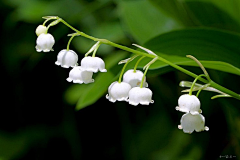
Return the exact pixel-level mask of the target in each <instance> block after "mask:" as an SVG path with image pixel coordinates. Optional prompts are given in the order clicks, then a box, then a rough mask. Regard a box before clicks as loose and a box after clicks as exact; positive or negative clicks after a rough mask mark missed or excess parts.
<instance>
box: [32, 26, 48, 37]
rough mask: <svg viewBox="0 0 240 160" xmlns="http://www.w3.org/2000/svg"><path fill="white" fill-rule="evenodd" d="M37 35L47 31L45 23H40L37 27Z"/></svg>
mask: <svg viewBox="0 0 240 160" xmlns="http://www.w3.org/2000/svg"><path fill="white" fill-rule="evenodd" d="M35 32H36V35H37V36H39V35H40V34H42V33H45V34H46V33H47V27H46V26H44V25H39V26H38V27H37V28H36V31H35Z"/></svg>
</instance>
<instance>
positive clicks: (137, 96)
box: [128, 87, 154, 106]
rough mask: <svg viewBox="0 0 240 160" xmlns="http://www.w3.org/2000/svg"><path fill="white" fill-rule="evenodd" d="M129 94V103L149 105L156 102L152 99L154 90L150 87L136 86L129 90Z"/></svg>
mask: <svg viewBox="0 0 240 160" xmlns="http://www.w3.org/2000/svg"><path fill="white" fill-rule="evenodd" d="M128 96H129V99H128V103H129V104H131V105H134V106H136V105H138V104H139V103H140V104H142V105H149V103H153V102H154V101H153V100H152V91H151V90H150V89H149V88H140V87H134V88H132V89H131V90H130V91H129V94H128Z"/></svg>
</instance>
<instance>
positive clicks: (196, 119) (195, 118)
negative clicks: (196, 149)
mask: <svg viewBox="0 0 240 160" xmlns="http://www.w3.org/2000/svg"><path fill="white" fill-rule="evenodd" d="M180 122H181V124H180V125H178V128H179V129H182V130H183V132H184V133H189V134H191V133H192V132H193V131H194V130H195V131H196V132H201V131H204V130H205V131H208V130H209V128H208V127H207V126H205V118H204V116H203V115H201V114H196V115H192V114H190V113H186V114H184V115H183V116H182V118H181V120H180Z"/></svg>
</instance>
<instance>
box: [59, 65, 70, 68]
mask: <svg viewBox="0 0 240 160" xmlns="http://www.w3.org/2000/svg"><path fill="white" fill-rule="evenodd" d="M61 67H63V68H69V66H68V65H61Z"/></svg>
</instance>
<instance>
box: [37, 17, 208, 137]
mask: <svg viewBox="0 0 240 160" xmlns="http://www.w3.org/2000/svg"><path fill="white" fill-rule="evenodd" d="M44 18H45V19H46V21H45V22H44V23H43V25H39V26H38V27H37V29H36V35H37V36H38V38H37V40H36V44H37V45H36V50H37V52H42V51H43V52H50V51H53V49H52V47H53V45H54V43H55V40H54V37H53V36H52V35H51V34H50V33H48V29H49V27H50V26H53V25H56V24H57V23H59V22H60V21H61V20H62V19H61V18H58V17H54V16H47V17H44ZM53 19H54V20H55V21H53V22H52V23H51V24H49V25H48V27H46V26H45V23H46V22H47V21H49V20H53ZM62 22H63V23H65V22H64V21H62ZM74 30H75V29H74ZM75 31H76V30H75ZM78 35H82V36H83V35H86V34H84V33H82V32H79V31H76V33H74V34H70V36H71V38H70V40H69V42H68V45H67V48H66V49H62V50H61V51H60V52H59V53H58V55H57V60H56V62H55V64H56V65H58V66H61V67H63V68H71V70H70V72H69V77H68V78H67V79H66V80H67V81H68V82H73V83H79V84H82V83H85V84H88V83H92V82H94V79H92V76H93V73H97V72H98V71H100V72H107V70H106V68H105V62H104V61H103V60H102V59H101V58H99V57H96V56H95V54H96V52H97V50H98V48H99V46H100V45H101V43H107V42H108V41H103V40H101V39H96V38H94V37H91V36H88V35H86V36H87V37H91V38H90V39H93V38H94V39H93V40H95V41H97V43H96V44H94V45H93V46H92V47H91V48H90V50H89V51H88V52H87V53H86V54H85V57H84V58H83V59H82V60H81V62H80V65H78V60H79V59H78V55H77V53H76V52H75V51H73V50H70V49H69V45H70V42H71V40H72V39H73V38H74V37H75V36H78ZM133 45H134V46H136V47H139V48H140V49H142V50H144V51H146V52H147V53H148V54H151V56H150V57H151V58H153V59H152V60H151V61H150V62H149V63H148V64H146V65H145V66H144V67H143V70H145V72H144V73H143V72H142V71H140V70H137V69H136V68H137V66H138V63H139V62H140V61H141V60H142V59H143V58H145V57H146V54H140V55H142V57H141V58H139V59H138V61H137V63H136V64H135V67H134V69H129V70H127V71H126V72H125V73H124V70H125V67H126V65H127V64H128V63H129V62H131V61H132V60H133V59H134V58H136V57H137V56H138V55H139V54H137V53H136V54H137V55H135V56H133V57H131V58H128V59H126V60H122V61H120V62H119V64H121V63H125V65H124V67H123V69H122V72H121V74H120V76H119V80H118V81H115V82H113V83H111V85H110V86H109V87H108V94H107V95H106V98H107V99H108V100H109V101H110V102H113V103H114V102H116V101H126V102H128V103H129V104H131V105H134V106H137V105H138V104H141V105H149V104H150V103H153V102H154V101H153V100H152V95H153V93H152V91H151V90H150V89H149V88H148V83H147V82H146V73H147V70H148V69H149V67H150V65H151V64H153V63H154V62H155V61H156V60H158V59H160V57H159V56H157V55H156V54H155V53H154V52H152V51H151V50H149V49H146V48H144V47H142V46H139V45H136V44H133ZM90 53H93V54H92V56H88V55H89V54H90ZM194 60H195V59H194ZM197 63H198V61H197ZM198 64H200V62H199V63H198ZM200 67H201V68H202V69H203V71H204V74H203V75H199V76H198V77H197V78H196V79H195V80H194V82H193V83H192V87H191V89H190V92H189V94H184V95H182V96H180V98H179V99H178V106H177V107H176V110H178V111H181V112H184V113H185V114H184V115H183V116H182V118H181V120H180V123H181V124H180V125H178V128H179V129H182V130H183V132H184V133H190V134H191V133H192V132H193V131H194V130H195V131H196V132H200V131H204V130H206V131H208V130H209V128H208V127H207V126H205V118H204V116H203V115H202V114H201V113H202V110H201V109H200V101H199V99H198V97H197V96H198V94H199V93H200V91H201V90H202V89H203V88H202V89H200V90H199V92H198V93H197V95H196V96H195V95H192V90H193V87H194V84H195V82H196V81H197V79H198V78H200V77H202V76H205V77H206V78H207V79H209V80H210V78H209V76H208V74H207V72H206V71H205V69H204V67H203V66H201V64H200Z"/></svg>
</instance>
